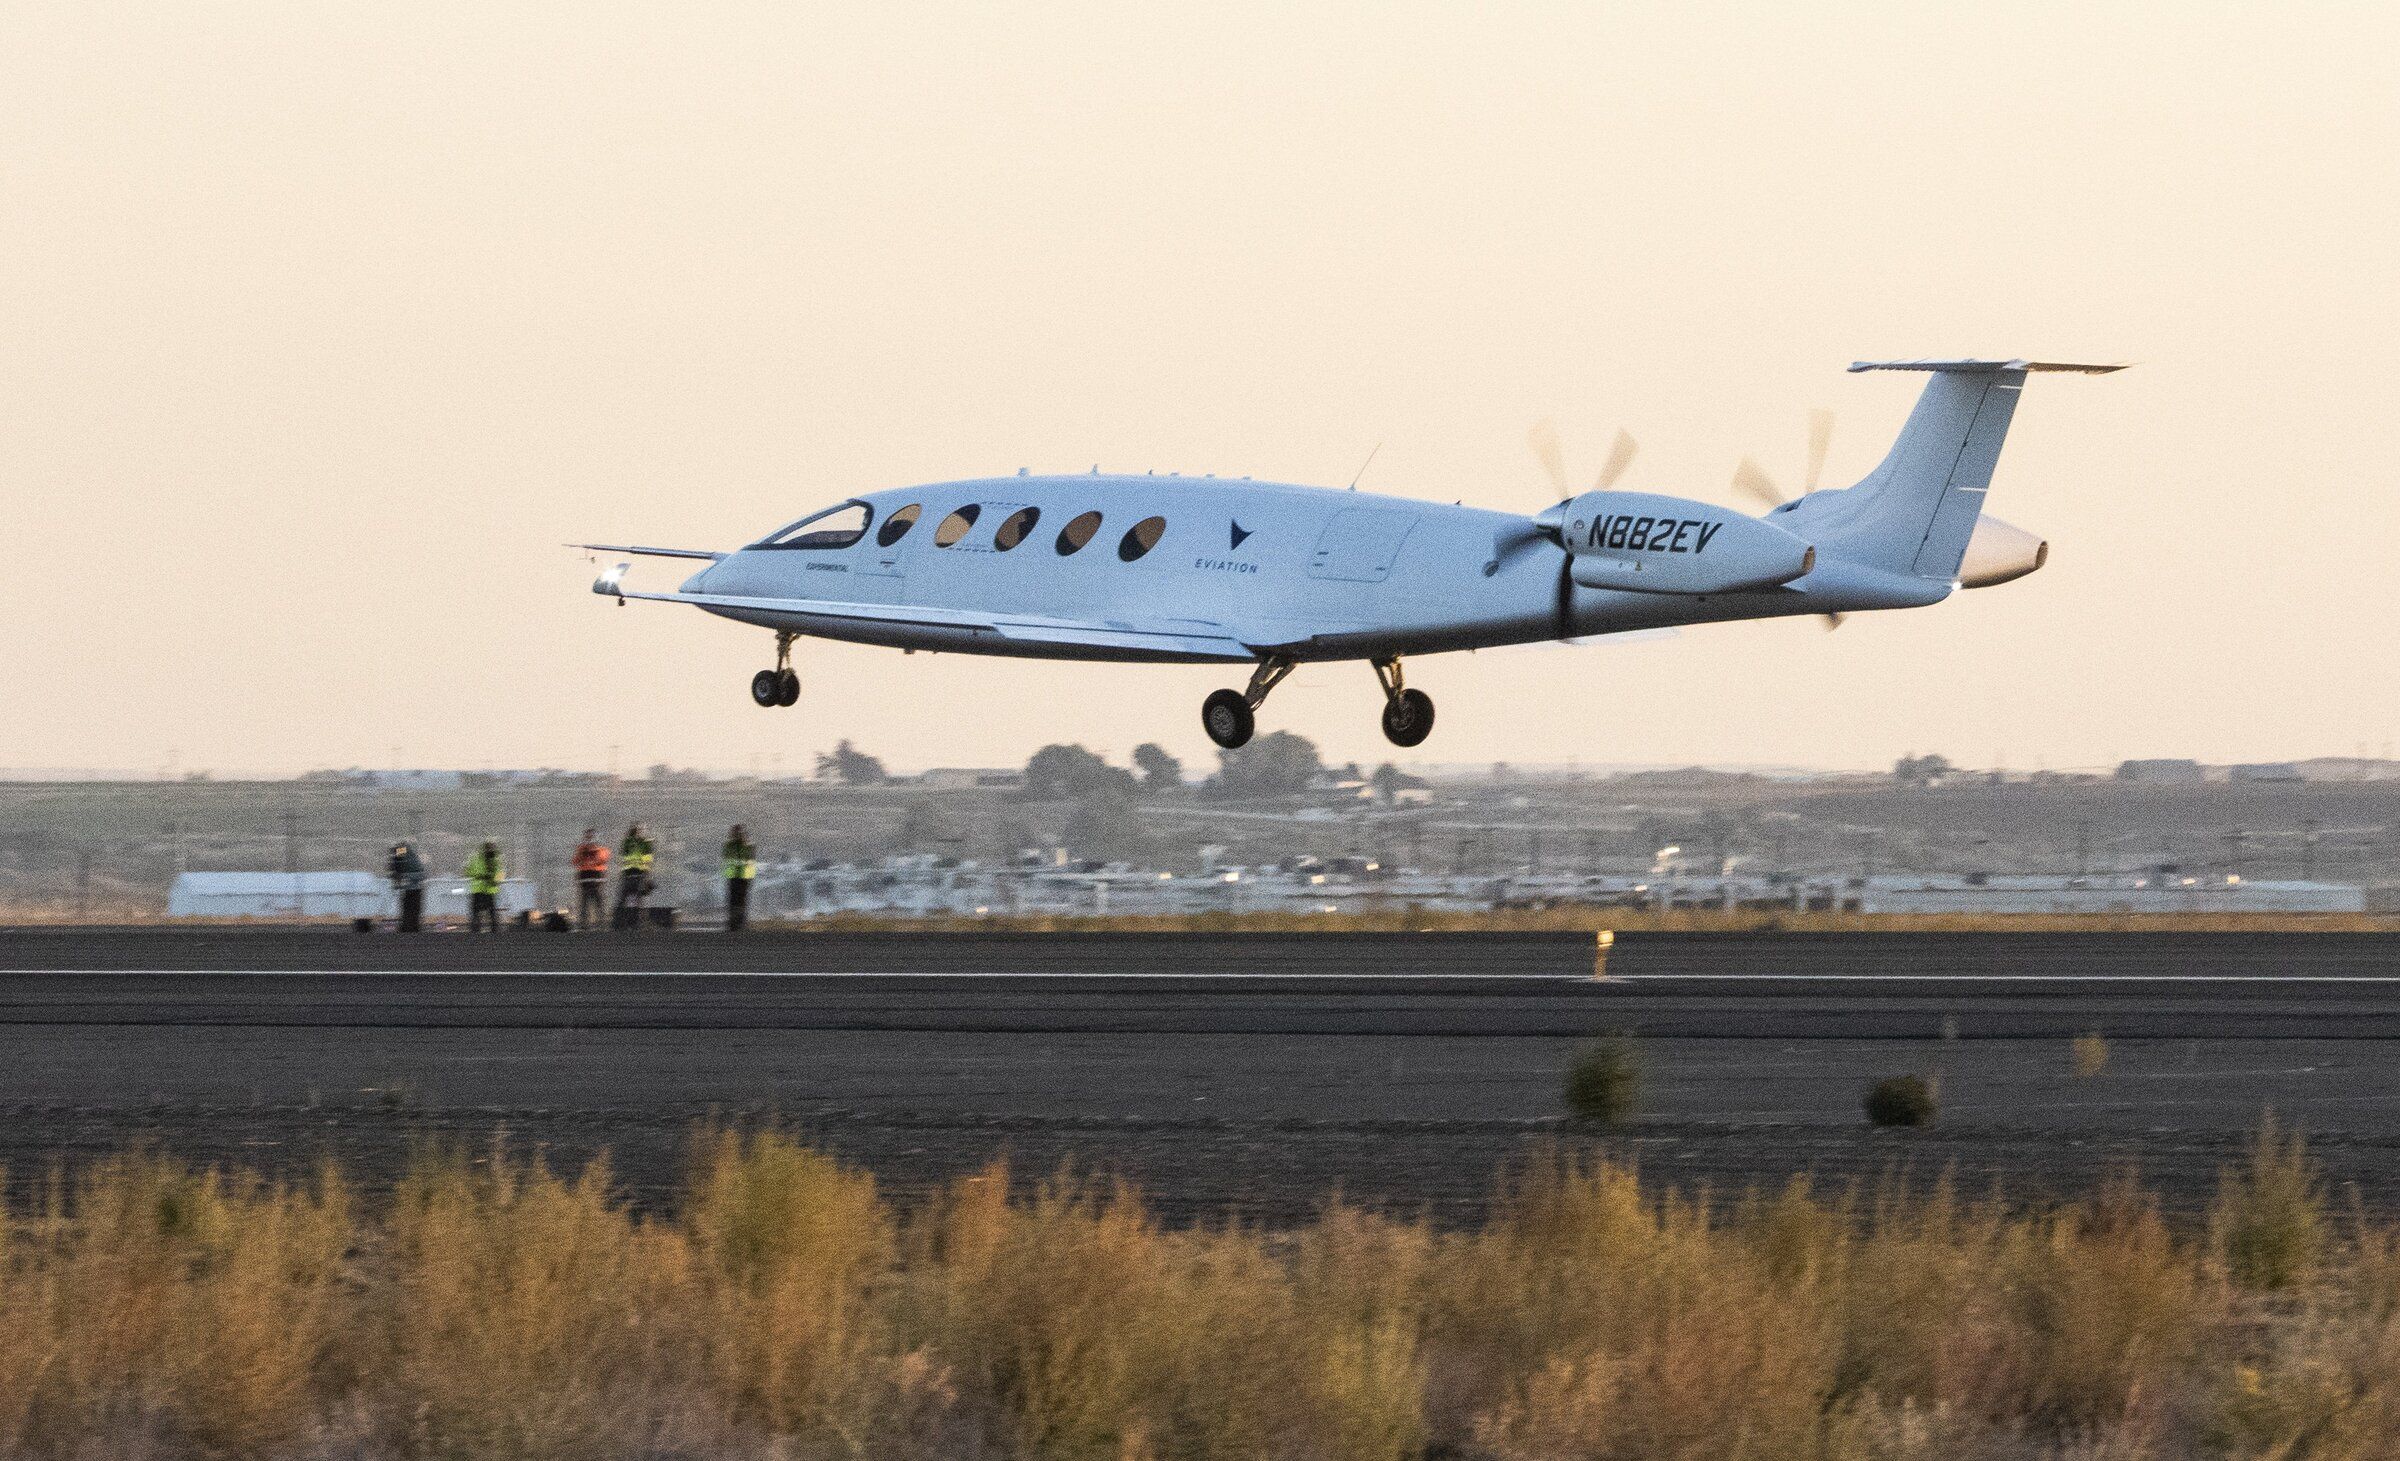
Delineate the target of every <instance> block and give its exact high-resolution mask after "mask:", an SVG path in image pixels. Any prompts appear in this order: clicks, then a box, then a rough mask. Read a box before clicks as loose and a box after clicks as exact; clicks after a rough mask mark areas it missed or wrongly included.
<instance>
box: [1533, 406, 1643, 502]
mask: <svg viewBox="0 0 2400 1461" xmlns="http://www.w3.org/2000/svg"><path fill="white" fill-rule="evenodd" d="M1525 442H1526V444H1527V445H1528V446H1531V447H1532V448H1533V454H1534V456H1536V457H1538V458H1540V460H1541V463H1542V471H1543V472H1544V473H1545V474H1546V475H1547V476H1548V477H1549V478H1550V485H1551V486H1553V487H1555V488H1557V489H1558V495H1559V498H1560V500H1562V501H1563V500H1565V499H1567V498H1569V497H1573V496H1574V495H1575V490H1574V489H1573V488H1571V487H1569V486H1568V485H1567V454H1566V451H1565V450H1564V449H1563V448H1561V447H1560V446H1559V444H1558V423H1557V422H1555V421H1552V420H1549V419H1548V418H1544V419H1542V420H1540V421H1537V422H1535V423H1534V425H1533V429H1532V430H1531V431H1528V432H1526V433H1525ZM1640 450H1641V444H1640V443H1639V442H1637V441H1635V440H1634V439H1633V435H1632V433H1630V432H1627V431H1619V432H1618V433H1617V439H1616V440H1615V441H1612V442H1610V443H1609V444H1608V460H1607V461H1605V462H1603V463H1601V465H1600V475H1599V477H1598V478H1597V479H1595V480H1594V481H1593V483H1592V487H1591V490H1592V491H1594V492H1606V491H1607V490H1608V489H1609V488H1611V487H1614V486H1615V485H1617V479H1618V478H1619V477H1622V476H1624V475H1625V469H1626V468H1628V467H1630V466H1632V465H1633V458H1634V454H1635V453H1636V452H1638V451H1640Z"/></svg>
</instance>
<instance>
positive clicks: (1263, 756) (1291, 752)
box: [1209, 731, 1325, 797]
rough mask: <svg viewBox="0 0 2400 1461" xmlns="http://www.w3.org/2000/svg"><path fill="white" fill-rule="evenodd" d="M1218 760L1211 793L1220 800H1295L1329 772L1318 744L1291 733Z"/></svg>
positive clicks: (1224, 753) (1271, 736) (1272, 736)
mask: <svg viewBox="0 0 2400 1461" xmlns="http://www.w3.org/2000/svg"><path fill="white" fill-rule="evenodd" d="M1217 760H1218V766H1217V774H1216V775H1215V776H1214V777H1212V778H1210V780H1209V790H1210V792H1211V794H1212V795H1215V796H1220V797H1252V796H1293V795H1296V794H1298V793H1300V792H1303V791H1306V790H1308V788H1309V785H1310V783H1312V782H1314V781H1315V780H1316V779H1317V776H1318V774H1319V773H1320V772H1322V771H1323V770H1324V769H1325V763H1324V762H1323V761H1322V760H1320V759H1319V758H1318V756H1317V747H1316V743H1315V742H1313V741H1311V740H1309V739H1308V738H1307V737H1306V736H1299V735H1294V734H1292V733H1291V732H1290V731H1270V732H1268V733H1267V734H1266V735H1263V736H1260V737H1259V738H1258V739H1257V740H1255V741H1252V742H1251V743H1250V744H1249V745H1246V746H1238V747H1236V748H1234V749H1233V750H1230V751H1219V752H1218V753H1217Z"/></svg>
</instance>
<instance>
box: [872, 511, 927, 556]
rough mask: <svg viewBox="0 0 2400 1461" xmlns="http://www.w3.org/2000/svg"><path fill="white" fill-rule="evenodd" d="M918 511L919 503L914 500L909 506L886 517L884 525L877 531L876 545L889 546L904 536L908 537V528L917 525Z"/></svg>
mask: <svg viewBox="0 0 2400 1461" xmlns="http://www.w3.org/2000/svg"><path fill="white" fill-rule="evenodd" d="M917 511H918V509H917V505H916V504H915V503H913V502H912V503H910V504H909V505H908V506H906V507H904V508H901V509H900V510H899V511H898V512H895V513H893V514H892V515H891V516H890V517H887V518H885V519H884V520H883V526H882V527H881V528H880V529H878V530H877V531H876V534H875V542H876V545H877V546H878V547H884V548H889V547H890V546H892V544H894V543H897V542H899V541H900V540H901V539H902V538H905V537H907V536H908V530H909V529H910V528H913V527H915V526H916V525H917Z"/></svg>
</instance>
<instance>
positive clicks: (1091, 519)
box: [1058, 512, 1100, 558]
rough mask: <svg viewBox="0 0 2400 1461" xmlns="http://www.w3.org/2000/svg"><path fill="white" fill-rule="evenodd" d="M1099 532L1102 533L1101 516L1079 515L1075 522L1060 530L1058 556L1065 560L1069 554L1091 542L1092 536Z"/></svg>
mask: <svg viewBox="0 0 2400 1461" xmlns="http://www.w3.org/2000/svg"><path fill="white" fill-rule="evenodd" d="M1098 531H1100V514H1098V513H1096V512H1087V513H1083V514H1081V515H1079V516H1078V517H1077V518H1076V519H1075V520H1074V521H1073V522H1071V523H1068V524H1067V525H1066V526H1065V527H1063V528H1060V529H1059V530H1058V556H1059V557H1061V558H1064V557H1066V556H1067V555H1068V554H1069V553H1073V552H1075V551H1076V550H1078V549H1080V548H1081V547H1082V546H1083V545H1084V544H1086V543H1088V542H1090V541H1091V540H1092V534H1094V533H1096V532H1098Z"/></svg>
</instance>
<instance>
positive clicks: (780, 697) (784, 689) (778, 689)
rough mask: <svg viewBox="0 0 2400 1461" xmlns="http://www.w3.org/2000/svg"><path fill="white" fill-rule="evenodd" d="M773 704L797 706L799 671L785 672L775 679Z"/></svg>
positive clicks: (798, 698)
mask: <svg viewBox="0 0 2400 1461" xmlns="http://www.w3.org/2000/svg"><path fill="white" fill-rule="evenodd" d="M775 703H776V704H777V705H797V704H799V703H800V673H799V671H797V670H785V671H784V672H782V673H781V674H779V675H777V676H776V677H775Z"/></svg>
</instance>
